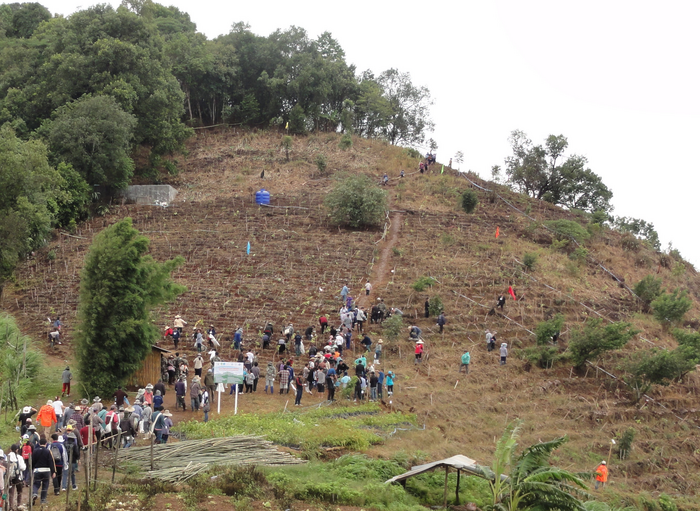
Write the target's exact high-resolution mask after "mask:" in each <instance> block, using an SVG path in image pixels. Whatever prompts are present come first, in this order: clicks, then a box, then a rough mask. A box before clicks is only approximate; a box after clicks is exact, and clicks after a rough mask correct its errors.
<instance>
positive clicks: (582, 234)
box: [544, 220, 591, 243]
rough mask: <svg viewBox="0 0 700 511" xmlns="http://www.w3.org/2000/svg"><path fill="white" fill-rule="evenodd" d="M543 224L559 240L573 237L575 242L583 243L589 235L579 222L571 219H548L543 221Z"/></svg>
mask: <svg viewBox="0 0 700 511" xmlns="http://www.w3.org/2000/svg"><path fill="white" fill-rule="evenodd" d="M544 225H545V226H546V227H547V228H549V229H550V230H551V231H553V232H554V234H555V235H556V236H557V238H558V239H559V240H564V239H573V240H575V241H576V242H577V243H583V242H584V241H586V240H587V239H588V238H590V236H591V235H590V234H589V233H588V231H587V230H586V229H585V228H584V227H583V226H582V225H581V224H580V223H578V222H574V221H573V220H549V221H547V222H544Z"/></svg>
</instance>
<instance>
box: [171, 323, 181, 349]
mask: <svg viewBox="0 0 700 511" xmlns="http://www.w3.org/2000/svg"><path fill="white" fill-rule="evenodd" d="M181 335H182V330H181V329H178V328H176V329H175V330H173V333H172V334H170V337H172V339H173V344H174V345H175V349H177V345H178V344H179V342H180V336H181Z"/></svg>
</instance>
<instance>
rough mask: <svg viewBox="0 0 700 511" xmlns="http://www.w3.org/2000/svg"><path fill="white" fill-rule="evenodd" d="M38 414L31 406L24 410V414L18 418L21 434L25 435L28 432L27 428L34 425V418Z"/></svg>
mask: <svg viewBox="0 0 700 511" xmlns="http://www.w3.org/2000/svg"><path fill="white" fill-rule="evenodd" d="M36 412H37V409H36V408H32V407H31V406H25V407H24V408H22V413H20V414H19V416H18V417H17V422H18V426H19V434H20V435H24V433H26V431H27V426H29V425H30V424H31V423H32V416H33V415H34V414H35V413H36Z"/></svg>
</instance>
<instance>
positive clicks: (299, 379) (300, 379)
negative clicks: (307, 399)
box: [294, 374, 304, 406]
mask: <svg viewBox="0 0 700 511" xmlns="http://www.w3.org/2000/svg"><path fill="white" fill-rule="evenodd" d="M294 380H295V381H294V383H295V384H296V386H297V395H296V397H295V398H294V406H301V396H302V394H304V376H303V375H301V374H298V375H297V376H296V378H294Z"/></svg>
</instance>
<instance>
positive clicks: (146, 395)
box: [143, 383, 153, 405]
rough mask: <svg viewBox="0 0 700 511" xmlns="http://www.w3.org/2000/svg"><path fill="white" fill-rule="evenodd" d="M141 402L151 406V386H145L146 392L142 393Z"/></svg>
mask: <svg viewBox="0 0 700 511" xmlns="http://www.w3.org/2000/svg"><path fill="white" fill-rule="evenodd" d="M143 400H144V401H145V402H146V403H148V404H149V405H153V385H152V384H150V383H149V384H148V385H146V390H145V391H144V393H143Z"/></svg>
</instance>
